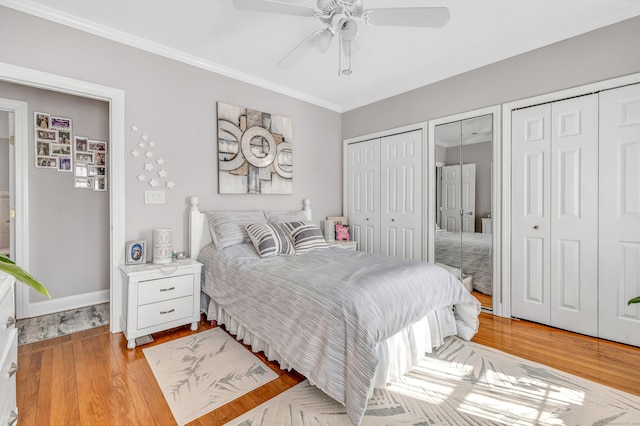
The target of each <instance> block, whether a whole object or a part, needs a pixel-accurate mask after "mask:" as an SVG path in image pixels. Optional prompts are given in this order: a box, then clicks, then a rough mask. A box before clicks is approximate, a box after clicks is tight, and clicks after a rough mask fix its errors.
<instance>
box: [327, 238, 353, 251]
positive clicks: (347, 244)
mask: <svg viewBox="0 0 640 426" xmlns="http://www.w3.org/2000/svg"><path fill="white" fill-rule="evenodd" d="M327 244H329V245H330V246H333V247H338V248H341V249H347V250H358V242H357V241H344V240H341V241H327Z"/></svg>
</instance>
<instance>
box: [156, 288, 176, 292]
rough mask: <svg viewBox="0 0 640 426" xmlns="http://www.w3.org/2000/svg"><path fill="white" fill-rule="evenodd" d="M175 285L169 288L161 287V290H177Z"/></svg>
mask: <svg viewBox="0 0 640 426" xmlns="http://www.w3.org/2000/svg"><path fill="white" fill-rule="evenodd" d="M175 289H176V288H175V287H169V288H161V289H160V291H171V290H175Z"/></svg>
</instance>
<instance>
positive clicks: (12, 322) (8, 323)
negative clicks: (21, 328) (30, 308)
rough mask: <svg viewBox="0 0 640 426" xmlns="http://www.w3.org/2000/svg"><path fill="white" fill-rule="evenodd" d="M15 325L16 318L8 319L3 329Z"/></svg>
mask: <svg viewBox="0 0 640 426" xmlns="http://www.w3.org/2000/svg"><path fill="white" fill-rule="evenodd" d="M15 323H16V317H8V318H7V322H6V325H5V328H9V327H11V326H12V325H15Z"/></svg>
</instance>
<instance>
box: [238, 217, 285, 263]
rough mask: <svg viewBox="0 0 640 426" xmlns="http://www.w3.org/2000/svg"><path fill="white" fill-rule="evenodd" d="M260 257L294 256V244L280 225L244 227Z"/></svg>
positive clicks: (259, 224) (250, 224)
mask: <svg viewBox="0 0 640 426" xmlns="http://www.w3.org/2000/svg"><path fill="white" fill-rule="evenodd" d="M244 228H245V229H246V230H247V234H249V238H250V239H251V242H252V243H253V246H254V247H255V249H256V252H258V255H260V257H272V256H293V255H294V254H296V252H295V250H294V249H293V244H291V241H289V238H288V237H287V235H286V234H285V233H284V231H283V230H282V229H281V228H280V227H279V226H278V225H272V224H270V223H249V224H246V225H244Z"/></svg>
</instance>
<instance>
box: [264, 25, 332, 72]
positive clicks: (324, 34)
mask: <svg viewBox="0 0 640 426" xmlns="http://www.w3.org/2000/svg"><path fill="white" fill-rule="evenodd" d="M332 37H333V33H332V32H331V31H329V30H328V29H324V30H317V31H314V32H313V33H311V34H310V35H309V36H307V37H306V38H305V39H304V40H302V41H301V42H300V44H298V45H297V46H296V47H294V48H293V50H292V51H291V52H289V53H288V54H287V56H285V57H284V58H282V60H281V61H280V62H278V64H277V67H278V68H291V67H292V66H293V65H294V64H295V63H297V62H298V61H299V60H300V59H302V57H303V56H304V55H306V54H307V53H309V51H310V50H311V49H313V48H314V47H316V48H318V50H320V51H321V52H322V53H324V52H326V51H327V49H328V48H329V45H330V44H331V39H332Z"/></svg>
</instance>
